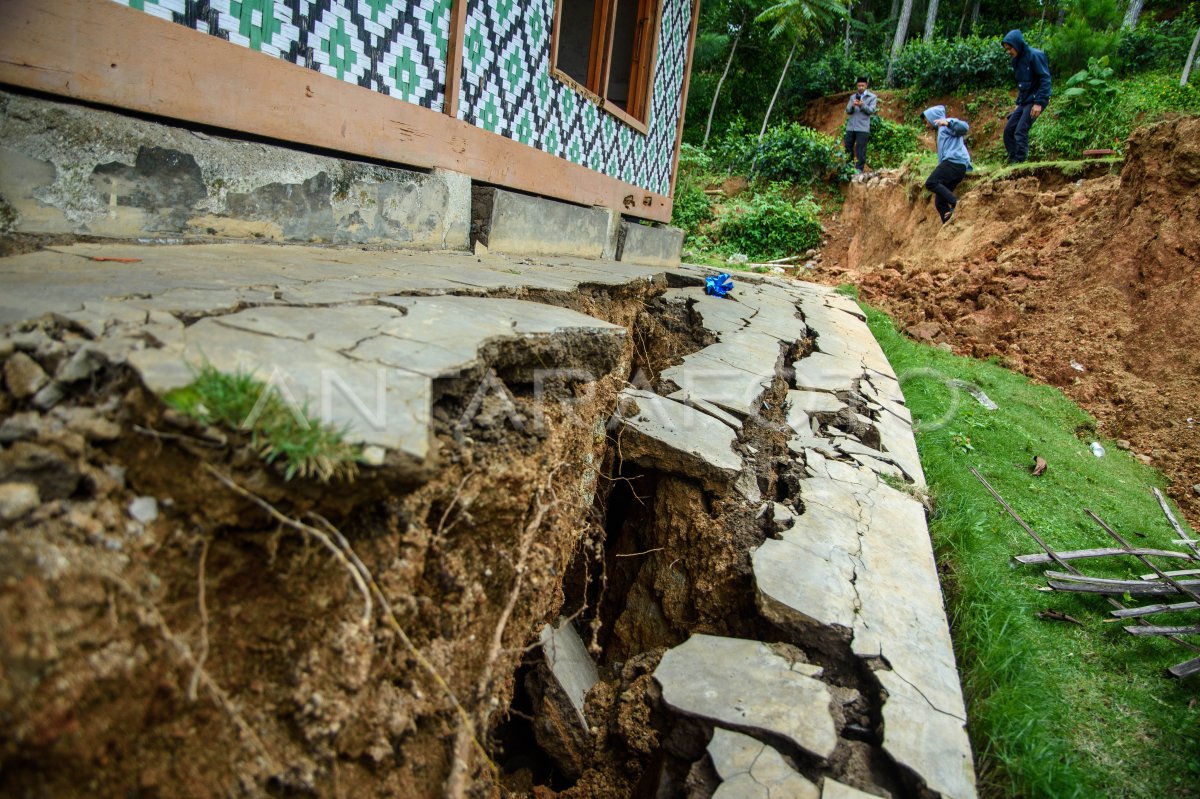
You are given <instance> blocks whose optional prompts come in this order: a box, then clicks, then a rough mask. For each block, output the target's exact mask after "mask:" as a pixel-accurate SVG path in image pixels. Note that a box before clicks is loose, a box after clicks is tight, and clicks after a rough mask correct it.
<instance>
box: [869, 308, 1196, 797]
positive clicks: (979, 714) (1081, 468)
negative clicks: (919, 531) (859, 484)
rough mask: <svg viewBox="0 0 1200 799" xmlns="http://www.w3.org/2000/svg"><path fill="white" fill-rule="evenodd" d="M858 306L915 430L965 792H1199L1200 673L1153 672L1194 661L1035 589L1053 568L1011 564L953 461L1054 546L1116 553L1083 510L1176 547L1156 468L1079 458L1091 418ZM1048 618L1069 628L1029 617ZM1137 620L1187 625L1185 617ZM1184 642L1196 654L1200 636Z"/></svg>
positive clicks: (990, 517) (1120, 565)
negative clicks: (954, 384) (953, 673)
mask: <svg viewBox="0 0 1200 799" xmlns="http://www.w3.org/2000/svg"><path fill="white" fill-rule="evenodd" d="M864 310H866V311H867V312H868V315H869V324H870V327H871V330H872V331H873V332H874V334H875V336H876V338H877V339H878V340H879V342H880V344H881V345H882V346H883V349H884V352H885V353H886V354H887V357H888V359H889V360H890V361H891V363H892V366H893V368H894V369H895V371H896V373H897V374H898V375H900V376H901V381H902V382H901V387H902V389H903V391H904V395H905V397H906V399H907V402H908V405H909V407H910V409H911V411H912V414H913V417H914V419H915V420H916V422H917V424H916V437H917V446H918V448H919V449H920V453H921V462H922V465H923V467H924V469H925V473H926V478H927V480H928V484H929V488H930V491H931V493H932V496H933V500H934V511H933V513H932V516H931V519H930V530H931V533H932V535H933V538H934V545H935V549H936V552H937V558H938V564H939V569H940V570H941V573H942V579H943V586H944V588H945V591H946V601H947V608H948V611H949V614H950V618H951V626H952V632H953V634H954V641H955V649H956V653H957V656H958V661H959V668H960V670H961V672H962V677H963V689H964V691H965V693H966V699H967V706H968V714H969V718H970V725H969V730H970V733H971V739H972V742H973V744H974V746H975V750H976V758H977V762H978V768H979V777H980V780H979V783H980V795H981V796H984V797H998V796H1021V797H1101V796H1102V797H1129V798H1130V799H1132V798H1133V797H1144V799H1161V797H1200V700H1198V697H1200V676H1196V677H1192V678H1190V679H1189V680H1186V681H1183V682H1179V681H1176V680H1175V679H1173V678H1171V677H1169V676H1167V675H1166V674H1165V669H1166V668H1167V667H1168V666H1171V665H1173V664H1175V663H1178V662H1180V661H1183V660H1187V659H1189V658H1191V657H1194V656H1196V653H1194V652H1191V651H1189V650H1188V649H1185V648H1184V647H1182V646H1180V645H1178V644H1176V643H1172V642H1170V641H1167V640H1164V639H1159V638H1150V637H1142V638H1138V637H1134V636H1132V635H1129V634H1128V633H1126V632H1125V631H1124V630H1123V629H1122V627H1123V626H1124V625H1123V624H1122V623H1107V622H1106V621H1105V619H1106V618H1109V616H1108V611H1109V610H1111V606H1110V605H1109V604H1108V603H1107V602H1106V601H1105V600H1104V598H1103V597H1101V596H1099V595H1095V594H1065V593H1060V592H1042V591H1039V590H1038V589H1039V587H1042V586H1045V584H1046V581H1045V579H1044V577H1043V576H1042V574H1043V572H1044V571H1046V570H1047V569H1050V568H1052V569H1058V567H1055V566H1013V565H1012V563H1011V560H1010V559H1011V558H1012V556H1014V555H1017V554H1024V553H1033V552H1038V551H1040V549H1039V547H1038V545H1037V544H1036V543H1035V542H1034V541H1033V540H1032V539H1031V538H1030V537H1029V535H1028V534H1027V533H1026V532H1025V531H1023V530H1022V529H1021V527H1020V526H1019V525H1018V524H1017V523H1016V522H1015V521H1014V520H1013V519H1012V517H1010V516H1009V515H1008V514H1007V513H1006V512H1005V511H1004V510H1003V509H1002V508H1001V507H1000V505H999V504H998V503H997V502H996V501H995V500H994V499H993V498H992V497H991V495H990V494H988V493H987V491H986V489H984V487H983V486H982V485H981V484H980V483H979V482H978V481H977V480H976V479H975V477H974V476H972V474H971V472H970V470H969V468H970V467H972V466H973V467H975V468H976V469H978V470H979V471H980V472H981V473H982V474H983V476H984V477H985V478H987V480H988V481H989V482H990V483H991V484H992V485H993V486H994V487H995V488H996V489H997V491H999V493H1000V494H1001V495H1002V496H1003V497H1004V498H1005V499H1006V500H1007V501H1008V503H1009V504H1010V505H1011V506H1012V507H1013V508H1014V510H1016V512H1017V513H1019V514H1020V515H1021V516H1022V517H1023V518H1024V519H1025V520H1026V521H1027V522H1028V523H1029V524H1030V526H1032V527H1033V529H1034V530H1035V531H1037V532H1038V533H1039V535H1041V537H1042V538H1043V539H1044V540H1046V541H1047V543H1048V544H1049V545H1050V546H1051V547H1053V548H1055V549H1056V550H1067V549H1086V548H1097V547H1111V546H1116V543H1115V542H1114V541H1113V540H1112V539H1111V538H1109V537H1108V535H1107V534H1106V533H1105V532H1104V531H1103V530H1102V529H1101V528H1100V527H1099V526H1098V525H1097V524H1096V523H1095V522H1093V521H1092V520H1091V519H1089V518H1088V517H1087V516H1086V515H1085V514H1084V509H1085V508H1090V509H1091V510H1093V511H1094V512H1095V513H1097V514H1098V515H1099V516H1100V517H1101V518H1102V519H1104V521H1105V522H1107V523H1108V524H1109V526H1111V527H1112V528H1113V529H1114V530H1116V531H1117V532H1118V533H1120V534H1121V535H1122V536H1124V537H1125V538H1126V539H1128V540H1129V541H1130V543H1131V544H1132V545H1133V546H1137V547H1157V548H1161V549H1171V550H1182V549H1184V547H1183V546H1182V545H1177V544H1173V543H1172V541H1173V539H1174V538H1175V537H1176V536H1175V534H1174V531H1173V530H1172V529H1171V527H1170V525H1169V524H1168V522H1167V521H1166V518H1165V516H1164V515H1163V513H1162V511H1161V510H1160V508H1159V507H1158V503H1157V501H1156V500H1155V498H1154V496H1153V494H1152V493H1151V487H1153V486H1162V477H1161V475H1159V474H1158V473H1157V472H1155V471H1154V470H1152V469H1150V468H1148V467H1146V466H1144V465H1143V464H1141V463H1140V462H1138V461H1137V460H1136V459H1135V458H1133V457H1132V456H1130V454H1129V453H1127V452H1123V451H1121V450H1119V449H1118V448H1117V447H1116V445H1115V443H1114V442H1112V441H1107V440H1103V439H1099V440H1100V443H1101V444H1102V445H1103V446H1104V448H1105V450H1106V454H1105V455H1104V456H1103V457H1096V456H1095V455H1093V454H1092V452H1091V450H1090V449H1089V444H1090V442H1092V441H1094V440H1097V438H1098V437H1097V435H1096V433H1095V429H1096V426H1095V421H1094V420H1093V419H1092V418H1091V417H1089V416H1088V415H1087V414H1086V413H1084V412H1083V411H1082V410H1081V409H1079V408H1078V407H1077V406H1075V405H1074V404H1073V403H1071V402H1070V401H1069V400H1068V399H1066V398H1065V397H1064V396H1063V395H1062V394H1061V393H1060V392H1059V391H1057V390H1056V389H1053V388H1049V387H1046V386H1041V385H1037V384H1035V383H1033V382H1031V381H1030V380H1028V379H1027V378H1025V377H1023V376H1021V375H1018V374H1016V373H1013V372H1010V371H1008V370H1006V369H1004V368H1002V367H1000V366H998V365H995V364H993V363H989V362H983V361H976V360H971V359H968V358H962V357H958V356H955V355H953V354H951V353H948V352H946V351H944V350H941V349H938V348H936V347H930V346H925V345H922V344H918V343H916V342H914V341H911V340H909V339H907V338H905V337H904V336H902V335H901V334H900V333H899V332H898V331H897V330H896V329H895V327H894V326H893V324H892V322H891V320H890V319H889V318H888V317H887V316H885V315H883V314H882V313H879V312H877V311H875V310H873V309H870V308H864ZM954 378H956V379H959V380H965V381H969V382H970V383H973V384H975V385H976V386H978V387H980V388H982V389H983V391H984V392H986V393H987V395H988V396H989V397H990V398H991V399H992V400H993V401H994V402H995V403H997V404H998V405H999V409H998V410H994V411H989V410H986V409H985V408H984V407H983V406H982V405H980V404H979V403H978V402H977V401H976V400H975V399H974V398H972V397H971V396H970V395H969V394H967V393H966V392H962V391H958V392H955V391H954V390H952V389H951V388H950V387H949V386H948V385H947V382H946V380H947V379H954ZM956 393H957V395H958V396H957V407H955V404H956V397H955V394H956ZM1036 456H1041V457H1042V458H1044V459H1045V460H1046V462H1047V463H1048V468H1047V469H1046V471H1045V473H1044V474H1042V475H1041V476H1040V477H1034V476H1033V475H1032V474H1031V470H1032V467H1033V464H1034V458H1035V457H1036ZM1176 516H1177V517H1178V513H1176ZM1075 565H1076V566H1077V567H1078V568H1079V569H1080V570H1081V571H1084V572H1085V573H1087V574H1089V575H1094V576H1104V577H1122V578H1130V577H1132V578H1133V579H1136V578H1137V576H1139V575H1141V574H1144V573H1147V572H1148V571H1149V569H1147V568H1146V567H1145V566H1144V565H1142V564H1140V563H1138V562H1137V561H1136V560H1134V559H1133V558H1127V557H1121V558H1106V559H1104V560H1092V561H1075ZM1158 565H1159V566H1160V567H1162V568H1164V569H1181V568H1187V564H1185V563H1184V562H1183V561H1167V560H1164V559H1159V560H1158ZM1123 601H1124V600H1123ZM1150 601H1151V600H1139V599H1137V598H1134V599H1133V600H1131V601H1130V602H1127V604H1134V605H1137V604H1149V602H1150ZM1161 601H1168V602H1169V601H1181V600H1180V599H1173V600H1172V599H1163V600H1161ZM1047 610H1051V611H1058V612H1059V613H1062V614H1065V615H1068V616H1071V617H1073V618H1075V619H1077V620H1079V621H1080V622H1082V624H1081V625H1076V624H1073V623H1070V622H1063V621H1054V620H1050V619H1041V618H1039V617H1038V615H1037V614H1038V613H1039V612H1041V611H1047ZM1149 619H1150V621H1151V622H1152V623H1155V624H1195V623H1197V622H1198V621H1200V613H1197V612H1187V613H1173V614H1165V615H1157V616H1152V617H1149ZM1191 640H1192V641H1193V642H1194V643H1196V644H1200V636H1192V637H1191Z"/></svg>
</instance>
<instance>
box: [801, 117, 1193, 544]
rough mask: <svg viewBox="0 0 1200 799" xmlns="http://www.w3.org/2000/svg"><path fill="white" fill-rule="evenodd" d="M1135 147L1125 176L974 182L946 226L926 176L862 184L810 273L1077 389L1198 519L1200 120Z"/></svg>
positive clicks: (963, 349)
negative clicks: (853, 288) (1160, 473)
mask: <svg viewBox="0 0 1200 799" xmlns="http://www.w3.org/2000/svg"><path fill="white" fill-rule="evenodd" d="M838 110H840V109H838ZM1127 152H1128V154H1127V156H1126V159H1125V162H1124V165H1123V167H1122V169H1121V171H1120V174H1119V175H1103V174H1101V175H1100V176H1097V177H1089V176H1087V174H1088V173H1085V174H1084V175H1083V176H1064V175H1063V174H1062V173H1061V172H1059V171H1056V170H1042V171H1041V172H1038V173H1036V174H1032V175H1029V176H1024V177H1014V178H1011V179H1007V180H1002V181H997V182H983V181H975V182H972V181H971V180H970V179H968V181H967V182H966V183H964V186H963V189H962V190H960V193H959V194H960V198H961V201H960V204H959V206H958V209H957V211H956V213H955V217H954V220H953V221H952V222H951V223H950V224H949V225H946V226H945V227H943V226H942V225H940V224H939V223H938V220H937V214H936V212H935V210H934V208H933V206H932V203H931V201H930V199H929V193H928V192H926V191H924V189H923V188H922V187H921V183H920V180H921V178H922V177H923V176H917V175H909V174H899V173H888V174H887V175H884V176H881V177H877V178H875V179H873V180H868V181H867V182H866V183H854V184H851V186H850V191H849V195H848V198H847V201H846V203H845V206H844V208H843V209H842V212H841V213H840V214H839V215H838V217H837V218H836V219H834V220H832V221H831V222H830V224H829V226H828V231H829V244H828V246H827V247H826V248H825V250H824V252H823V253H822V257H821V259H820V261H819V262H818V264H817V265H816V267H815V268H814V269H811V270H805V271H804V272H803V274H802V275H801V276H802V277H804V278H805V279H811V280H817V281H819V282H824V283H828V284H834V285H836V284H842V283H853V284H855V285H857V286H858V287H859V289H860V292H861V296H862V298H863V299H864V300H865V301H866V302H869V303H871V304H873V305H875V306H877V307H879V308H881V309H883V310H885V311H886V312H888V313H889V314H891V315H892V316H893V317H894V318H895V319H896V320H897V324H898V326H899V327H900V328H901V329H904V330H905V331H906V332H907V333H909V334H910V335H912V336H914V337H915V338H918V339H922V340H926V341H930V342H934V343H944V344H945V345H946V346H950V347H953V349H954V350H955V351H956V352H959V353H962V354H967V355H971V356H974V357H978V358H986V357H992V356H994V357H997V358H999V359H1001V360H1002V362H1003V363H1005V365H1007V366H1009V367H1011V368H1013V369H1016V370H1019V371H1021V372H1023V373H1025V374H1027V375H1029V376H1030V377H1032V378H1034V379H1036V380H1038V381H1041V382H1044V383H1048V384H1051V385H1054V386H1057V387H1059V388H1061V389H1062V390H1063V391H1064V392H1065V393H1066V394H1067V395H1068V396H1070V397H1071V398H1072V399H1073V400H1075V401H1076V402H1078V403H1079V404H1080V405H1081V406H1082V407H1084V408H1085V409H1087V410H1088V411H1089V412H1090V413H1092V414H1093V415H1095V416H1096V417H1097V419H1098V420H1099V421H1100V429H1101V432H1102V433H1103V434H1104V435H1106V436H1109V437H1111V438H1113V439H1118V440H1125V441H1128V442H1130V444H1131V446H1132V449H1133V451H1134V452H1135V453H1137V454H1138V455H1139V457H1141V458H1142V459H1143V460H1144V461H1146V462H1147V463H1151V464H1153V465H1154V466H1155V467H1157V468H1159V469H1161V470H1162V471H1163V472H1164V473H1165V474H1166V475H1167V477H1168V478H1169V479H1170V481H1171V486H1170V494H1171V496H1172V498H1173V499H1174V500H1175V501H1176V502H1177V503H1179V505H1180V506H1181V507H1182V509H1183V511H1184V513H1185V515H1186V516H1187V517H1188V519H1189V520H1190V522H1191V523H1192V524H1193V525H1198V524H1200V489H1196V488H1193V486H1197V485H1200V457H1198V456H1197V453H1198V452H1200V119H1197V118H1195V117H1184V118H1179V119H1172V120H1168V121H1164V122H1160V123H1158V124H1155V125H1153V126H1151V127H1149V128H1146V129H1142V130H1139V131H1137V132H1136V133H1135V134H1134V135H1133V136H1132V137H1131V138H1130V141H1129V146H1128V151H1127ZM1098 171H1100V172H1101V173H1102V172H1103V169H1102V168H1100V169H1099V170H1098Z"/></svg>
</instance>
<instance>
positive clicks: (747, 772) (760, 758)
mask: <svg viewBox="0 0 1200 799" xmlns="http://www.w3.org/2000/svg"><path fill="white" fill-rule="evenodd" d="M708 755H709V757H711V758H712V761H713V767H714V768H716V770H717V774H718V775H720V777H721V784H720V785H719V786H717V790H716V792H714V793H713V799H817V797H818V796H819V795H820V791H818V790H817V786H816V785H813V784H812V783H811V782H809V781H808V780H806V779H805V778H804V777H802V776H800V775H799V774H798V773H796V770H795V769H794V768H792V767H791V766H790V765H788V763H787V761H785V760H784V759H783V755H781V754H779V752H778V750H776V749H773V748H771V747H770V746H767V745H766V744H765V743H763V742H761V741H759V740H757V739H755V738H751V737H750V736H749V735H743V734H742V733H740V732H731V731H729V730H723V729H721V728H719V727H718V728H717V729H716V730H714V731H713V737H712V740H711V741H709V743H708Z"/></svg>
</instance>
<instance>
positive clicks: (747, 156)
mask: <svg viewBox="0 0 1200 799" xmlns="http://www.w3.org/2000/svg"><path fill="white" fill-rule="evenodd" d="M725 157H726V158H728V159H729V160H727V161H726V166H727V168H729V169H730V170H731V171H734V172H737V171H742V172H745V171H747V169H748V171H750V172H751V174H752V175H753V176H754V177H756V178H762V179H764V180H768V181H782V182H787V183H795V184H798V185H810V184H812V183H816V182H820V181H825V182H831V183H834V182H839V181H846V180H849V179H850V178H851V177H852V176H853V174H854V170H853V168H852V167H851V166H850V165H849V164H848V163H847V162H846V158H845V155H844V152H843V149H842V143H841V141H840V140H839V139H835V138H834V137H833V136H826V135H825V134H823V133H818V132H817V131H815V130H813V129H812V128H808V127H805V126H804V125H801V124H800V123H798V122H790V123H788V124H785V125H778V126H776V127H773V128H770V129H768V130H767V132H766V135H764V136H763V137H762V141H761V142H760V141H759V140H758V137H757V136H753V135H750V136H745V137H743V139H742V143H741V149H740V150H736V151H730V152H728V153H726V154H725Z"/></svg>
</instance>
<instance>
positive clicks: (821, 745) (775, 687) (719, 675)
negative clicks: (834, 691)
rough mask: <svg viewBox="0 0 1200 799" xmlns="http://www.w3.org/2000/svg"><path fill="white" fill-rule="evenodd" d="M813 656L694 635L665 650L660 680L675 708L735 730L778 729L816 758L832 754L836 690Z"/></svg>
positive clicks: (656, 673)
mask: <svg viewBox="0 0 1200 799" xmlns="http://www.w3.org/2000/svg"><path fill="white" fill-rule="evenodd" d="M819 671H820V670H819V669H814V668H813V667H812V666H810V665H809V664H806V663H799V662H794V661H790V660H788V659H787V658H785V657H783V656H782V655H779V654H776V653H775V652H773V651H772V650H771V649H770V647H768V646H767V645H766V644H762V643H759V642H757V641H745V640H739V639H736V638H721V637H718V636H712V635H693V636H692V637H691V638H689V639H688V640H687V641H686V642H685V643H684V644H682V645H681V646H677V647H675V648H674V649H672V650H670V651H668V652H667V654H665V655H663V658H662V661H661V662H660V663H659V665H658V668H657V669H655V670H654V679H656V680H658V683H659V684H660V685H661V686H662V691H663V701H664V702H666V703H667V705H668V706H669V707H671V708H674V709H675V710H677V711H680V712H682V713H687V714H688V715H692V716H696V717H698V718H702V719H706V720H708V721H711V722H713V723H714V724H717V725H719V726H722V727H725V728H727V729H733V730H749V731H758V732H759V733H769V734H773V735H778V736H780V737H782V738H784V739H786V740H788V741H789V742H791V743H792V744H793V745H795V746H797V747H799V748H801V749H803V750H804V751H806V752H809V753H810V754H812V755H815V756H816V757H820V758H825V757H829V756H830V755H831V754H833V750H834V747H835V746H836V745H837V734H836V733H835V732H834V728H833V717H832V715H831V712H830V708H829V705H830V702H831V700H832V695H831V694H830V693H829V689H828V688H826V687H825V684H824V683H823V682H821V681H819V680H817V679H815V678H814V677H813V676H812V675H813V674H815V673H819Z"/></svg>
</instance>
